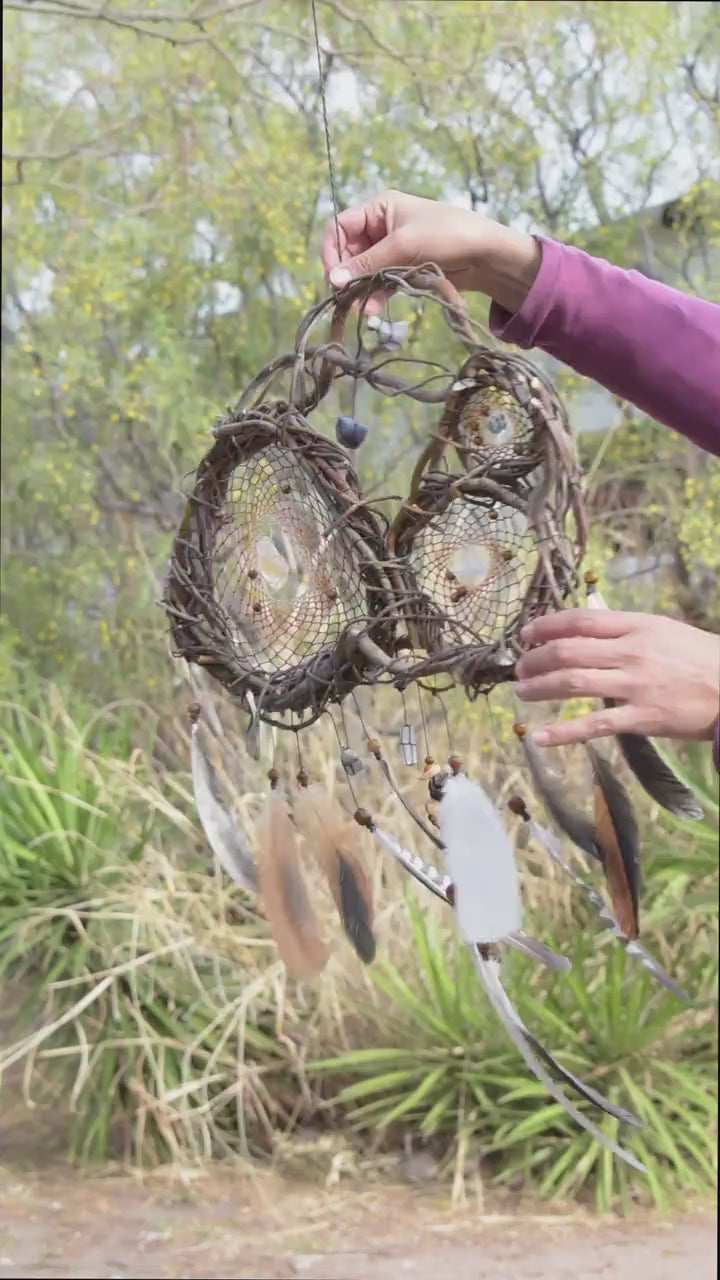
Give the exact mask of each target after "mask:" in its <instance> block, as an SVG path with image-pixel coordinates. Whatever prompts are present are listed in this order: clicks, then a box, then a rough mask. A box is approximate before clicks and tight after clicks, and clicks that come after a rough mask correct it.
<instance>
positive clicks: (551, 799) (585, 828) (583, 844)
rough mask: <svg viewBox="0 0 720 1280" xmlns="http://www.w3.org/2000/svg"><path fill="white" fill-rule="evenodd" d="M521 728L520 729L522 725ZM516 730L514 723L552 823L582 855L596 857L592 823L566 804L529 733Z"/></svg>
mask: <svg viewBox="0 0 720 1280" xmlns="http://www.w3.org/2000/svg"><path fill="white" fill-rule="evenodd" d="M522 728H523V730H524V726H522ZM520 729H521V726H520V725H516V728H515V732H516V736H517V737H518V739H519V741H520V745H521V746H522V749H523V752H524V755H525V759H526V761H527V764H528V768H529V770H530V776H531V778H532V780H533V783H534V785H535V789H536V791H537V793H538V795H539V797H540V799H541V801H542V803H543V804H544V805H545V808H546V809H547V811H548V813H549V814H550V817H551V818H552V819H553V822H555V824H556V825H557V827H558V828H559V829H560V831H562V833H563V835H566V836H567V837H568V839H569V840H572V842H573V844H575V845H577V847H578V849H581V850H582V852H583V853H584V854H586V855H587V856H588V857H589V858H594V859H596V860H597V859H599V858H600V857H601V854H600V850H599V848H598V844H597V833H596V831H595V827H594V826H593V823H592V822H591V821H590V820H589V819H588V818H586V817H585V815H584V814H582V813H580V812H579V811H578V810H577V809H574V808H573V807H572V806H571V805H570V804H568V802H567V800H566V799H565V787H564V783H562V782H560V781H559V780H558V779H556V778H554V777H553V775H552V774H551V773H550V770H549V769H548V768H547V766H546V765H545V762H544V760H543V756H542V750H541V748H540V747H538V746H536V745H535V743H534V742H533V741H532V739H531V737H530V735H529V733H526V732H524V731H523V732H520Z"/></svg>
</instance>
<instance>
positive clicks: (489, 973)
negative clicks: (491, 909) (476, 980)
mask: <svg viewBox="0 0 720 1280" xmlns="http://www.w3.org/2000/svg"><path fill="white" fill-rule="evenodd" d="M473 958H474V961H475V967H476V969H477V972H478V975H479V977H480V980H481V982H482V984H483V986H484V988H485V991H486V993H487V995H488V998H489V1000H490V1002H491V1004H492V1006H493V1008H494V1009H495V1012H496V1013H497V1015H498V1017H499V1018H500V1020H501V1022H502V1023H503V1026H504V1027H505V1030H506V1031H507V1033H508V1035H509V1036H510V1039H511V1040H512V1042H513V1044H514V1045H515V1046H516V1048H517V1049H518V1050H519V1052H520V1053H521V1054H522V1056H523V1058H524V1059H525V1062H526V1063H527V1065H528V1066H529V1067H530V1069H531V1071H532V1072H533V1074H534V1075H535V1076H536V1077H537V1079H538V1080H539V1081H540V1082H541V1084H543V1085H544V1086H545V1088H546V1089H547V1091H548V1093H549V1094H550V1095H551V1097H553V1098H554V1099H555V1101H556V1102H559V1103H560V1106H561V1107H562V1108H563V1110H564V1111H566V1112H567V1113H568V1115H569V1116H571V1117H572V1119H573V1120H574V1121H575V1122H576V1124H579V1125H580V1126H581V1127H582V1128H583V1129H586V1130H587V1132H588V1133H589V1134H591V1135H592V1137H593V1138H594V1139H595V1141H596V1142H598V1143H599V1144H600V1145H601V1146H603V1147H606V1148H607V1149H608V1150H609V1151H612V1152H613V1154H614V1155H616V1156H619V1157H620V1159H621V1160H625V1161H626V1163H627V1164H629V1165H632V1167H633V1168H634V1169H639V1170H640V1172H642V1173H644V1172H646V1170H645V1166H644V1165H643V1164H642V1163H641V1161H639V1160H638V1159H637V1158H636V1157H635V1156H634V1155H632V1153H631V1152H629V1151H626V1150H625V1149H624V1147H620V1146H618V1144H617V1143H615V1142H613V1141H612V1139H611V1138H608V1137H607V1135H606V1134H604V1133H602V1131H601V1130H600V1129H598V1128H597V1126H596V1125H594V1124H593V1123H592V1121H591V1120H588V1118H587V1116H584V1115H583V1113H582V1112H581V1111H578V1109H577V1107H576V1106H575V1105H574V1104H573V1103H572V1102H571V1101H570V1099H569V1098H566V1097H565V1094H564V1093H563V1091H562V1089H561V1088H560V1087H559V1085H558V1084H556V1082H555V1081H554V1080H553V1079H552V1076H550V1074H549V1073H548V1071H547V1070H546V1069H545V1066H544V1065H543V1063H547V1065H548V1066H552V1068H553V1070H555V1071H557V1072H558V1073H559V1074H560V1075H562V1076H563V1078H565V1079H566V1080H567V1081H568V1083H572V1087H573V1088H577V1086H578V1085H580V1086H581V1090H580V1091H582V1093H583V1097H585V1098H587V1099H588V1100H589V1101H591V1102H592V1103H593V1105H594V1106H597V1107H600V1109H601V1110H602V1111H603V1112H605V1113H606V1114H608V1115H613V1116H616V1117H617V1118H620V1119H623V1120H628V1119H629V1120H630V1122H631V1123H637V1121H636V1120H635V1117H634V1116H632V1115H631V1113H630V1112H627V1111H624V1110H622V1109H621V1108H617V1107H615V1106H614V1105H613V1104H612V1103H611V1102H608V1101H607V1100H606V1099H605V1098H603V1097H602V1096H601V1095H600V1094H597V1093H595V1090H594V1089H590V1088H589V1086H586V1085H582V1082H581V1081H579V1080H577V1077H575V1076H572V1073H570V1072H566V1071H565V1069H564V1068H563V1067H561V1066H560V1064H559V1063H558V1062H556V1061H555V1059H554V1058H553V1057H552V1055H551V1054H549V1053H548V1051H547V1050H546V1049H543V1048H542V1046H538V1044H537V1041H536V1040H535V1037H534V1036H532V1035H531V1033H530V1032H529V1031H528V1029H527V1027H526V1026H525V1024H524V1022H523V1021H522V1019H521V1017H520V1015H519V1014H518V1012H517V1010H516V1009H515V1008H514V1007H513V1005H512V1003H511V1001H510V1000H509V998H508V995H507V992H506V991H505V988H504V987H503V985H502V983H501V981H500V974H499V967H498V964H497V961H495V960H493V959H491V958H490V956H488V955H483V952H482V950H481V949H480V948H479V947H475V948H473ZM538 1048H540V1049H541V1050H542V1052H541V1053H540V1052H538ZM618 1113H620V1114H618Z"/></svg>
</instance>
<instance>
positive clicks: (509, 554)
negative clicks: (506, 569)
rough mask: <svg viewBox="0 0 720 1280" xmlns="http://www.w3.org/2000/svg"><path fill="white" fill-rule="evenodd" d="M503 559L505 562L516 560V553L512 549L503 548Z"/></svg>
mask: <svg viewBox="0 0 720 1280" xmlns="http://www.w3.org/2000/svg"><path fill="white" fill-rule="evenodd" d="M502 558H503V560H514V559H515V552H514V551H513V550H512V547H504V548H503V553H502Z"/></svg>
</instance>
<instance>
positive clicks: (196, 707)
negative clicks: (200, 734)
mask: <svg viewBox="0 0 720 1280" xmlns="http://www.w3.org/2000/svg"><path fill="white" fill-rule="evenodd" d="M201 712H202V707H201V706H200V703H199V702H191V703H190V706H189V707H188V715H189V717H190V723H191V724H197V722H198V720H199V719H200V715H201Z"/></svg>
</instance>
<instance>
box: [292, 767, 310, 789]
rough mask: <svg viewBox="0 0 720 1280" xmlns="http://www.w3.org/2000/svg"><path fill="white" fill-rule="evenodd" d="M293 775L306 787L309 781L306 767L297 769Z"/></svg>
mask: <svg viewBox="0 0 720 1280" xmlns="http://www.w3.org/2000/svg"><path fill="white" fill-rule="evenodd" d="M295 777H296V778H297V780H298V783H299V785H300V786H301V787H306V786H307V785H308V783H309V781H310V775H309V773H308V771H307V769H298V771H297V773H296V775H295Z"/></svg>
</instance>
